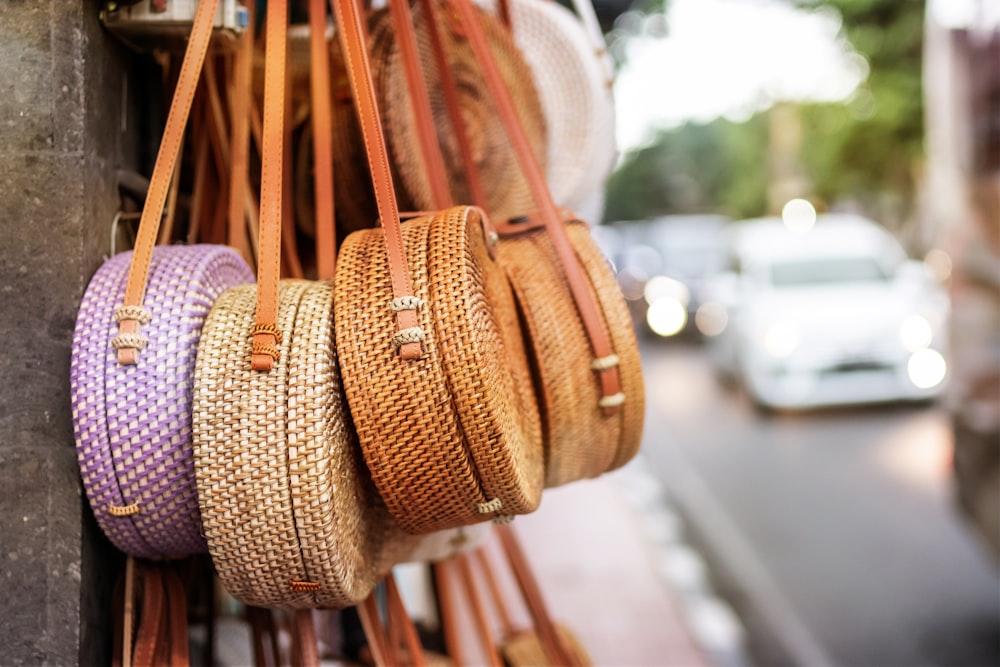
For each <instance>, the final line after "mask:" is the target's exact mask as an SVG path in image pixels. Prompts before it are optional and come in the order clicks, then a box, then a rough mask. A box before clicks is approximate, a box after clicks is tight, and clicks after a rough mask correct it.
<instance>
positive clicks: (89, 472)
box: [70, 0, 253, 558]
mask: <svg viewBox="0 0 1000 667" xmlns="http://www.w3.org/2000/svg"><path fill="white" fill-rule="evenodd" d="M217 4H218V3H217V0H206V1H205V2H202V3H200V4H199V5H198V10H197V13H196V14H195V17H194V22H193V27H192V29H191V34H190V38H189V40H188V47H187V50H186V52H185V55H184V60H183V62H182V65H181V71H180V74H179V75H178V79H177V86H176V89H175V93H174V97H173V99H172V101H171V105H170V111H169V113H168V115H167V122H166V125H165V127H164V130H163V140H162V142H161V148H160V151H159V153H158V155H157V159H156V165H155V166H154V168H153V174H152V176H151V177H150V183H149V190H148V193H147V197H146V202H145V205H144V207H143V211H142V216H141V219H140V222H139V230H138V233H137V236H136V242H135V248H134V250H133V251H132V252H128V253H122V254H119V255H115V256H114V257H112V258H111V259H109V260H108V261H107V262H105V264H104V265H103V266H102V267H101V268H100V269H99V270H98V271H97V273H96V274H95V275H94V277H93V278H92V279H91V281H90V283H89V284H88V286H87V290H86V292H85V294H84V297H83V301H82V303H81V305H80V310H79V313H78V315H77V320H76V328H75V330H74V332H73V349H72V356H71V360H70V400H71V403H72V407H73V430H74V433H75V439H76V449H77V456H78V459H79V464H80V472H81V476H82V478H83V486H84V490H85V491H86V493H87V498H88V500H89V501H90V504H91V508H92V509H93V511H94V515H95V516H96V518H97V521H98V523H99V525H100V526H101V528H102V529H103V530H104V532H105V534H107V536H108V538H109V539H110V540H111V541H112V542H113V543H114V544H115V546H117V547H118V548H119V549H121V550H122V551H124V552H126V553H128V554H130V555H133V556H139V557H144V558H157V557H170V556H183V555H188V554H193V553H201V552H204V551H205V549H206V545H205V540H204V538H203V537H202V536H201V530H200V526H201V523H200V519H199V516H198V501H197V494H196V486H195V479H194V464H193V455H192V451H191V386H192V382H193V374H194V364H195V353H196V350H197V346H198V340H199V336H200V334H201V327H202V323H203V322H204V319H205V316H206V315H207V314H208V310H209V308H210V307H211V305H212V302H213V301H214V300H215V298H216V297H217V296H218V295H219V294H221V293H222V292H223V291H224V290H226V289H228V288H229V287H232V286H234V285H239V284H241V283H248V282H252V281H253V273H252V272H251V271H250V269H249V267H247V265H246V263H245V262H244V261H243V260H242V259H241V258H240V256H239V255H238V254H237V253H236V252H235V251H234V250H231V249H228V248H225V247H222V246H212V245H196V246H169V247H154V244H155V242H156V237H157V234H158V230H159V222H160V219H161V217H162V214H163V210H164V205H165V202H166V198H167V190H168V189H169V184H170V180H171V174H172V173H173V172H174V166H175V165H176V163H177V158H178V155H179V153H180V146H181V143H182V142H183V135H184V128H185V126H186V125H187V119H188V115H189V113H190V110H191V102H192V99H193V98H194V94H195V90H196V89H197V86H198V81H199V78H200V74H201V69H202V64H203V63H204V59H205V53H206V52H207V50H208V45H209V41H210V38H211V34H212V24H213V20H214V18H213V17H214V16H215V10H216V6H217Z"/></svg>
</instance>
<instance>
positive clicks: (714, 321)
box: [694, 301, 729, 337]
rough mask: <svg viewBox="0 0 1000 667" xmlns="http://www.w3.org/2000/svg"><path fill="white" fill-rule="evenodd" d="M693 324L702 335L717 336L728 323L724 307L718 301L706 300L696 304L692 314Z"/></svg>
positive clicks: (727, 315)
mask: <svg viewBox="0 0 1000 667" xmlns="http://www.w3.org/2000/svg"><path fill="white" fill-rule="evenodd" d="M694 324H695V326H697V327H698V331H700V332H701V333H702V335H704V336H709V337H712V336H718V335H719V334H721V333H722V332H723V331H725V330H726V327H727V326H728V325H729V314H728V313H727V312H726V307H725V306H723V305H722V304H721V303H719V302H718V301H706V302H705V303H703V304H701V305H700V306H698V311H697V312H696V313H695V314H694Z"/></svg>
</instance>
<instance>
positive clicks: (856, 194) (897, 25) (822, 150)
mask: <svg viewBox="0 0 1000 667" xmlns="http://www.w3.org/2000/svg"><path fill="white" fill-rule="evenodd" d="M796 4H798V5H800V6H803V7H809V8H815V7H819V6H824V7H829V8H833V9H835V10H836V11H837V12H839V13H840V15H841V17H842V20H843V27H842V32H843V34H844V35H845V36H846V38H847V40H848V41H849V42H850V43H851V45H852V46H853V48H854V49H855V51H857V52H858V53H859V54H860V55H861V56H862V57H864V58H865V60H866V61H867V62H868V67H869V75H868V79H867V80H866V81H865V82H864V83H863V84H862V85H861V87H860V88H859V90H858V91H857V92H856V94H855V96H854V99H853V100H852V101H851V102H849V103H848V104H846V105H842V104H824V105H806V106H805V107H803V109H802V117H803V151H802V162H803V166H804V167H805V170H806V173H807V174H808V176H809V178H810V179H811V180H812V182H813V185H814V188H815V192H816V194H817V195H819V196H821V197H822V198H824V199H826V200H827V201H840V200H852V201H854V202H856V203H859V204H861V205H862V206H863V207H864V208H866V209H868V210H869V211H870V212H871V213H872V214H873V215H876V216H878V217H880V218H883V219H885V220H886V221H887V222H889V223H890V224H901V223H902V222H903V221H905V219H906V218H907V217H908V216H909V214H910V212H911V211H912V209H913V206H914V198H915V191H916V177H915V174H916V172H917V168H918V167H919V165H920V163H921V161H922V158H923V154H924V147H923V137H924V126H923V117H924V111H923V87H922V77H921V66H922V52H923V22H924V4H925V3H924V0H796ZM887 202H888V203H887Z"/></svg>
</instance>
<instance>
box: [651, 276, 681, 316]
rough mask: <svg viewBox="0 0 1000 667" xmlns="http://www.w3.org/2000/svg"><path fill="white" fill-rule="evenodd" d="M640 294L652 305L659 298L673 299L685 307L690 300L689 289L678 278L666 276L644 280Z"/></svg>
mask: <svg viewBox="0 0 1000 667" xmlns="http://www.w3.org/2000/svg"><path fill="white" fill-rule="evenodd" d="M642 295H643V296H644V297H645V299H646V303H648V304H650V305H652V304H654V303H656V302H657V301H659V300H660V299H674V300H676V301H678V302H679V303H680V304H681V305H682V306H684V307H685V308H686V307H687V305H688V304H689V303H690V302H691V290H689V289H688V287H687V285H685V284H684V283H682V282H681V281H679V280H674V279H673V278H668V277H667V276H653V277H652V278H650V279H649V281H647V282H646V287H645V288H644V289H643V292H642Z"/></svg>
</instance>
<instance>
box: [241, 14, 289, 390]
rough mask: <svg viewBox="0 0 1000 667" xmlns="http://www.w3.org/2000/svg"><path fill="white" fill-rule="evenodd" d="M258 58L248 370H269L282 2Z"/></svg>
mask: <svg viewBox="0 0 1000 667" xmlns="http://www.w3.org/2000/svg"><path fill="white" fill-rule="evenodd" d="M265 28H266V37H265V39H266V40H267V42H266V45H265V47H266V52H265V58H264V121H263V130H262V137H261V139H262V141H261V156H262V157H261V162H262V164H261V175H260V220H259V227H260V231H259V238H260V241H259V252H258V256H257V310H256V319H255V323H254V328H253V352H252V354H251V360H250V365H251V368H253V369H254V370H258V371H269V370H271V368H273V366H274V362H275V361H276V360H277V358H278V356H279V353H278V343H279V340H280V337H281V335H282V334H281V332H280V331H279V330H278V328H277V326H276V324H275V322H276V320H277V317H278V281H279V280H280V277H281V220H282V214H283V212H284V211H283V208H282V192H283V190H284V178H285V175H284V163H285V159H284V157H285V109H286V85H287V82H286V79H285V66H286V62H285V60H286V55H287V49H288V44H287V42H288V34H287V33H288V4H287V3H285V2H269V3H267V19H266V23H265Z"/></svg>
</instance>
